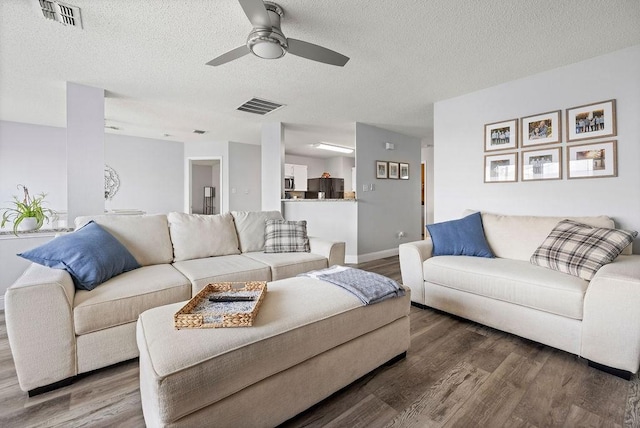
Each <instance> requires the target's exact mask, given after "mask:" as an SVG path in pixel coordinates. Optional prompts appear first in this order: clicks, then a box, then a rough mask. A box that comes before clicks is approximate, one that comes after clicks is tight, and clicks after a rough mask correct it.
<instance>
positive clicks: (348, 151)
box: [313, 143, 353, 153]
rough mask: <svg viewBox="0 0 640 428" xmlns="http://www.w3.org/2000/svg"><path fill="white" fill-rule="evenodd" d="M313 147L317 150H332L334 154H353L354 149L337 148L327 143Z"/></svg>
mask: <svg viewBox="0 0 640 428" xmlns="http://www.w3.org/2000/svg"><path fill="white" fill-rule="evenodd" d="M313 147H315V148H316V149H321V150H330V151H332V152H338V153H353V149H351V148H349V147H342V146H335V145H333V144H327V143H318V144H314V145H313Z"/></svg>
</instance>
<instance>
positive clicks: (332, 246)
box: [309, 236, 345, 266]
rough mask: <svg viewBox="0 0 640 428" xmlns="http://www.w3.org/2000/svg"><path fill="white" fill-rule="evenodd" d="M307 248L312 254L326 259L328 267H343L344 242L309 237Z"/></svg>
mask: <svg viewBox="0 0 640 428" xmlns="http://www.w3.org/2000/svg"><path fill="white" fill-rule="evenodd" d="M309 246H310V247H311V252H312V253H313V254H319V255H321V256H324V257H326V258H327V260H328V262H329V265H328V266H334V265H344V246H345V244H344V242H336V241H327V240H326V239H321V238H315V237H311V236H310V237H309Z"/></svg>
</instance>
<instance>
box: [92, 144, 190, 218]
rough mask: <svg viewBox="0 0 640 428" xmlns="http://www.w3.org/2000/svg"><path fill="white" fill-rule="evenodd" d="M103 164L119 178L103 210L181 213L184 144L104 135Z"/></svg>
mask: <svg viewBox="0 0 640 428" xmlns="http://www.w3.org/2000/svg"><path fill="white" fill-rule="evenodd" d="M104 151H105V163H106V164H107V165H109V166H110V167H112V168H113V169H114V170H115V171H116V172H117V173H118V177H120V188H119V190H118V193H116V195H115V196H114V197H113V199H111V200H110V201H106V203H105V208H106V209H110V210H111V209H140V210H143V211H146V212H147V213H149V214H161V213H168V212H170V211H182V207H183V199H184V186H183V180H184V162H183V158H184V144H183V143H181V142H176V141H166V140H156V139H151V138H140V137H130V136H126V135H117V134H105V145H104Z"/></svg>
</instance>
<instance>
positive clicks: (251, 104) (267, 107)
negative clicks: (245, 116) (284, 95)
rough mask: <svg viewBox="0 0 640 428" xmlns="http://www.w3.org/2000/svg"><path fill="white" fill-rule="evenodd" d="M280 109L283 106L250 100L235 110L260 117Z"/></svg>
mask: <svg viewBox="0 0 640 428" xmlns="http://www.w3.org/2000/svg"><path fill="white" fill-rule="evenodd" d="M280 107H284V104H278V103H274V102H273V101H267V100H262V99H260V98H251V99H250V100H249V101H247V102H246V103H244V104H242V105H241V106H240V107H238V108H237V109H236V110H240V111H244V112H247V113H253V114H259V115H261V116H262V115H265V114H268V113H271V112H272V111H275V110H278V109H279V108H280Z"/></svg>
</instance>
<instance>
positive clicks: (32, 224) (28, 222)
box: [18, 217, 38, 232]
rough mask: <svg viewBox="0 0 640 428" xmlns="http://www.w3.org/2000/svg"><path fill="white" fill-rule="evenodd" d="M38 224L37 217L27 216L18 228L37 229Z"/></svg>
mask: <svg viewBox="0 0 640 428" xmlns="http://www.w3.org/2000/svg"><path fill="white" fill-rule="evenodd" d="M37 226H38V219H36V218H35V217H27V218H23V219H22V221H21V222H20V224H19V225H18V230H19V231H21V232H30V231H32V230H36V228H37Z"/></svg>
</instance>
